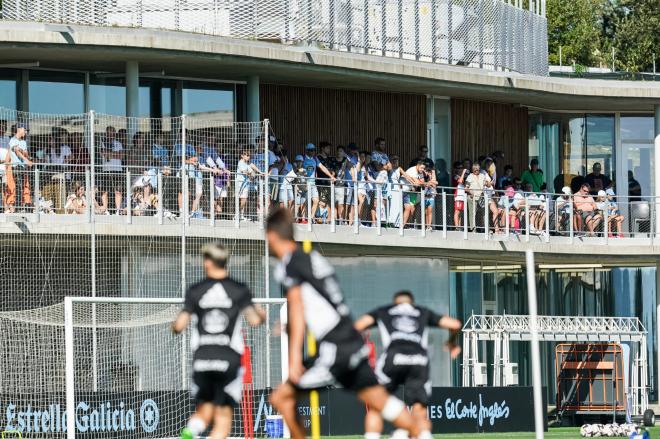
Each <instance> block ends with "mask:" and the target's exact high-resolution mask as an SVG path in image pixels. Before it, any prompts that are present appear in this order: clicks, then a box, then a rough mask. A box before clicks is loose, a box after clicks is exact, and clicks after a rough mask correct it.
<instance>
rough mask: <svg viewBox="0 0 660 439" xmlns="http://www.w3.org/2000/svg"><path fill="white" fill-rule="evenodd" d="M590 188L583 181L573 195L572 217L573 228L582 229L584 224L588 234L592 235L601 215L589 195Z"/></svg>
mask: <svg viewBox="0 0 660 439" xmlns="http://www.w3.org/2000/svg"><path fill="white" fill-rule="evenodd" d="M590 189H591V187H590V186H589V184H588V183H583V184H582V186H581V187H580V190H579V191H578V193H577V194H575V196H574V197H573V204H574V205H575V213H576V215H575V217H574V219H575V230H583V227H584V226H586V228H587V231H588V233H589V236H594V235H595V230H596V227H597V226H598V224H599V223H600V221H601V216H600V214H599V212H598V206H596V202H595V201H594V199H593V197H592V196H591V195H589V191H590Z"/></svg>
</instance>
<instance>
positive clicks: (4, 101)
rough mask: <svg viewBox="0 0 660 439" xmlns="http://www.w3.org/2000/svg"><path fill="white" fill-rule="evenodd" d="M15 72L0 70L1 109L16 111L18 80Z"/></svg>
mask: <svg viewBox="0 0 660 439" xmlns="http://www.w3.org/2000/svg"><path fill="white" fill-rule="evenodd" d="M17 77H18V72H17V71H15V70H6V71H1V70H0V107H2V108H9V109H11V110H16V108H17V105H16V78H17Z"/></svg>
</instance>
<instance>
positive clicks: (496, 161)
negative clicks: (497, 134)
mask: <svg viewBox="0 0 660 439" xmlns="http://www.w3.org/2000/svg"><path fill="white" fill-rule="evenodd" d="M490 158H491V160H493V173H492V179H493V185H494V186H497V183H498V182H499V177H500V173H499V172H498V171H499V170H500V169H501V166H502V164H503V163H504V152H503V151H502V150H499V149H498V150H497V151H493V153H492V154H491V155H490ZM499 188H501V186H497V189H499Z"/></svg>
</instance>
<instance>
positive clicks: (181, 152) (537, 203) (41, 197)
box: [0, 120, 624, 237]
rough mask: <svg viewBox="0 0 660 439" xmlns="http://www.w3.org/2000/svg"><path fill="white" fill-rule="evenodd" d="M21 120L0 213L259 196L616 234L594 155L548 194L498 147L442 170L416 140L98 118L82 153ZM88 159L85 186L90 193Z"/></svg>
mask: <svg viewBox="0 0 660 439" xmlns="http://www.w3.org/2000/svg"><path fill="white" fill-rule="evenodd" d="M28 128H29V127H28V126H27V125H26V124H24V123H20V122H19V123H14V124H11V126H9V124H8V122H7V121H5V120H0V175H1V176H2V207H3V210H4V212H5V213H14V212H17V209H19V210H20V209H23V210H31V209H35V204H36V209H39V210H41V211H44V212H56V213H67V214H82V213H85V212H87V211H88V210H90V206H89V204H90V200H91V201H92V203H93V209H94V212H95V213H96V214H117V215H125V214H127V213H129V212H130V213H131V214H132V215H136V216H140V215H155V214H156V213H157V212H158V211H159V210H161V211H162V212H163V215H165V216H169V215H172V216H174V215H177V214H178V215H181V214H182V213H183V212H185V211H188V212H190V215H191V217H193V218H201V217H203V216H204V214H203V213H202V212H206V214H209V213H210V211H211V210H213V212H214V214H215V215H216V217H218V218H226V219H230V218H237V219H239V220H251V219H252V220H253V219H256V218H257V217H258V215H259V213H260V212H261V211H262V210H263V207H264V206H263V203H268V204H269V205H275V204H277V205H280V206H282V207H286V208H288V209H290V210H291V212H292V213H293V215H294V216H295V218H297V220H298V221H299V222H300V223H307V222H309V221H312V222H315V223H329V222H330V221H331V220H332V219H333V218H332V215H334V220H335V222H336V224H338V225H348V226H355V225H356V224H357V225H359V226H361V227H373V226H375V225H377V224H378V225H380V226H381V227H407V228H408V227H425V228H427V229H428V230H433V229H436V228H439V227H441V225H443V224H446V227H447V228H449V229H452V228H454V229H457V230H463V229H464V228H467V229H468V230H471V231H481V232H485V231H488V232H489V233H495V234H500V233H504V232H505V231H509V232H510V233H520V231H521V230H525V229H526V228H529V230H530V233H533V234H539V235H544V234H546V233H547V230H548V229H549V230H551V231H552V232H553V233H566V232H567V231H568V230H573V231H574V232H575V233H577V234H585V235H589V236H595V235H596V234H603V233H607V234H608V235H609V236H611V237H617V236H618V237H620V236H623V231H622V228H623V223H624V217H623V216H622V215H621V212H620V210H619V209H618V206H617V202H616V195H615V193H614V183H613V182H612V181H611V180H610V179H609V178H608V177H607V176H606V175H605V174H603V173H602V166H601V164H600V163H594V164H593V168H592V172H591V173H590V174H589V175H587V176H585V177H576V179H574V180H573V181H572V182H571V183H572V184H571V185H570V186H564V187H562V189H561V193H560V194H558V195H554V194H552V193H551V192H550V191H549V190H548V185H547V182H546V178H545V175H544V173H543V170H542V169H540V168H539V162H538V160H536V159H533V160H531V162H530V164H529V168H528V169H526V170H524V171H523V172H522V173H521V174H520V176H516V175H515V174H514V169H513V167H511V166H510V165H507V164H505V157H504V154H503V153H502V151H495V152H493V153H492V154H489V155H484V156H482V157H478V158H477V159H476V160H474V161H473V160H472V159H465V160H463V161H457V162H455V163H454V164H453V167H452V169H451V170H449V169H447V164H446V162H445V161H444V160H443V159H438V160H436V161H435V162H434V161H433V160H431V159H430V158H429V151H428V148H427V147H426V146H420V147H419V149H418V153H417V156H416V157H415V158H414V159H413V160H411V161H410V162H408V163H405V162H402V160H401V159H400V158H399V157H398V156H397V155H394V154H390V153H389V152H388V146H387V142H386V140H385V139H384V138H381V137H379V138H376V139H375V140H374V142H373V145H370V146H369V147H364V146H363V147H359V146H358V145H357V144H356V143H348V144H347V145H345V146H344V145H336V146H334V145H332V144H331V143H329V142H327V141H322V142H319V143H318V145H316V144H313V143H308V144H307V145H305V147H304V153H303V154H298V155H295V156H293V157H291V156H290V155H289V153H288V151H287V149H286V148H284V146H283V145H282V143H281V142H280V141H278V139H277V138H276V137H275V136H272V135H271V136H269V138H268V142H267V143H268V150H267V152H265V150H264V148H263V145H264V143H265V142H264V138H263V137H260V136H256V137H255V138H254V143H252V142H245V141H244V142H236V140H235V139H233V138H232V142H231V143H230V144H228V143H227V142H226V141H225V137H226V136H223V133H222V132H221V131H218V130H213V129H202V130H194V131H193V130H190V131H187V133H186V136H185V138H186V142H185V145H183V144H182V142H181V139H174V140H173V139H172V133H171V132H164V131H154V132H149V133H145V132H141V131H136V132H134V133H133V134H132V135H131V134H129V132H128V131H127V130H126V129H116V128H115V127H114V126H111V125H108V126H106V127H105V130H104V132H103V133H101V134H97V135H96V136H95V137H94V142H95V145H96V150H95V152H96V153H95V154H93V155H90V153H89V151H88V148H87V144H86V143H87V142H85V138H84V134H83V133H82V132H77V131H74V132H69V131H67V130H66V129H64V128H61V127H53V128H52V129H51V132H50V133H49V134H40V135H39V136H34V138H30V137H29V135H28V132H29V129H28ZM229 137H231V136H229ZM129 139H130V143H129ZM129 145H131V146H130V147H129ZM92 159H94V164H95V167H94V171H95V172H94V175H95V177H94V180H93V181H94V183H95V184H94V187H93V191H92V194H91V196H89V194H88V191H87V187H86V186H87V185H89V184H90V183H91V179H90V176H89V166H88V165H89V164H90V163H91V161H92ZM37 168H38V169H39V170H40V172H39V181H38V186H37V187H38V189H39V190H38V193H37V192H35V191H36V189H37V188H36V187H35V175H36V173H35V169H37ZM127 170H130V174H127V173H126V171H127ZM183 177H185V178H183ZM182 183H184V184H185V185H186V186H187V190H184V187H183V186H184V184H182ZM572 187H573V188H575V189H576V190H575V193H573V189H572ZM186 195H187V197H188V199H185V197H186ZM440 198H442V199H444V202H445V203H446V204H445V206H444V209H441V207H440V205H441V201H440V202H439V200H440ZM251 200H252V201H251ZM443 212H444V215H445V218H444V222H443V219H442V216H443ZM571 221H572V227H571ZM605 223H607V224H605ZM547 224H549V225H550V227H547Z"/></svg>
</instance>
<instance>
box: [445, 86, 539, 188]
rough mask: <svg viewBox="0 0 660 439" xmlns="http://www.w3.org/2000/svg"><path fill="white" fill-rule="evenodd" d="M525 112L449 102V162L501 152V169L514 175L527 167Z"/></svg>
mask: <svg viewBox="0 0 660 439" xmlns="http://www.w3.org/2000/svg"><path fill="white" fill-rule="evenodd" d="M527 130H528V127H527V108H521V107H515V106H513V105H510V104H497V103H491V102H479V101H470V100H465V99H452V100H451V155H452V162H453V161H458V160H463V159H464V158H470V159H472V160H476V159H477V158H478V157H479V156H482V155H488V154H491V153H492V152H494V151H496V150H501V151H504V163H503V164H500V163H498V168H500V169H501V170H503V168H504V165H507V164H509V165H511V166H513V172H514V175H520V173H521V172H522V171H523V170H524V169H526V168H527V166H528V141H527Z"/></svg>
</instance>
